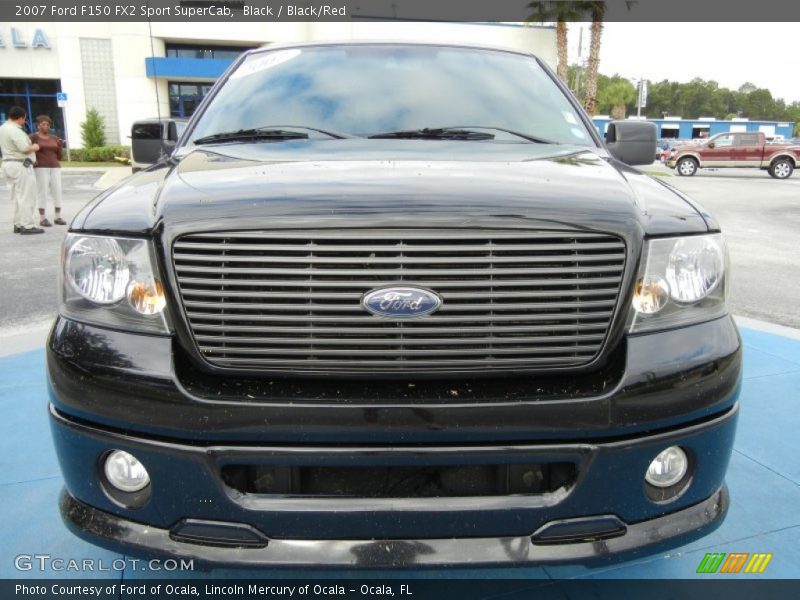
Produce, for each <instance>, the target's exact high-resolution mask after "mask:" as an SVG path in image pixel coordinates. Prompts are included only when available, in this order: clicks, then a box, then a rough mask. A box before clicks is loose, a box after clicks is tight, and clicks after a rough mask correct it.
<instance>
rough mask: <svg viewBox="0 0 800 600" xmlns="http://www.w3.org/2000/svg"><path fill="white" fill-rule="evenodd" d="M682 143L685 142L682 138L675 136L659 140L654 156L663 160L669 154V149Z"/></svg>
mask: <svg viewBox="0 0 800 600" xmlns="http://www.w3.org/2000/svg"><path fill="white" fill-rule="evenodd" d="M684 143H685V142H684V141H683V140H679V139H677V138H671V139H664V140H661V141H660V144H659V145H658V147H657V149H656V158H657V159H658V160H660V161H661V162H665V161H666V160H667V157H668V156H669V153H670V150H672V149H673V148H675V147H676V146H679V145H681V144H684Z"/></svg>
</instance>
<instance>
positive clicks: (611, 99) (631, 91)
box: [597, 75, 636, 119]
mask: <svg viewBox="0 0 800 600" xmlns="http://www.w3.org/2000/svg"><path fill="white" fill-rule="evenodd" d="M635 103H636V88H635V87H634V85H633V84H632V83H631V82H630V81H628V80H627V79H625V78H624V77H620V76H619V75H614V76H613V77H606V76H605V75H599V76H598V79H597V110H598V111H599V112H600V113H602V114H610V115H611V116H612V117H613V118H615V119H624V118H625V115H626V113H627V112H628V110H629V108H630V110H632V109H633V106H634V105H635Z"/></svg>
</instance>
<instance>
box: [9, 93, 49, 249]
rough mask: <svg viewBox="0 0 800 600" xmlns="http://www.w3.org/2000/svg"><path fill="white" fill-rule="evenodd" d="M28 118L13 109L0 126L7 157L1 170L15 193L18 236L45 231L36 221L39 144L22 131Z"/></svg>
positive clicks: (20, 110)
mask: <svg viewBox="0 0 800 600" xmlns="http://www.w3.org/2000/svg"><path fill="white" fill-rule="evenodd" d="M25 116H26V114H25V110H24V109H23V108H20V107H19V106H12V107H11V109H10V110H9V111H8V120H7V121H6V122H5V123H3V124H2V125H0V153H2V155H3V164H2V166H0V171H2V173H3V177H4V178H5V180H6V184H7V185H8V189H9V191H10V193H11V204H12V205H13V207H14V233H22V234H30V233H44V229H42V228H41V227H36V221H35V220H34V213H35V208H36V176H35V175H34V173H33V165H34V163H35V162H36V152H37V151H38V150H39V145H38V144H32V143H31V140H30V138H28V136H27V134H26V133H25V131H24V130H23V129H22V125H23V124H24V123H25Z"/></svg>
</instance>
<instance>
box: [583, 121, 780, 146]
mask: <svg viewBox="0 0 800 600" xmlns="http://www.w3.org/2000/svg"><path fill="white" fill-rule="evenodd" d="M628 118H630V119H635V118H636V117H628ZM647 120H648V121H650V122H651V123H655V125H656V130H657V136H658V137H659V138H666V139H670V138H674V139H681V140H693V139H698V138H706V137H711V136H714V135H717V134H718V133H731V132H733V133H736V132H754V133H755V132H761V133H763V134H764V135H766V136H768V137H777V136H780V137H783V138H785V139H789V138H791V137H792V132H793V131H794V123H787V122H781V121H751V120H750V119H731V120H729V121H728V120H722V119H719V120H718V119H714V118H702V117H701V118H699V119H682V118H681V117H665V118H663V119H647ZM592 121H594V126H595V128H596V129H597V132H598V133H599V134H600V135H604V134H605V132H606V129H608V124H609V123H610V122H611V121H612V119H611V117H609V116H605V115H597V116H595V117H593V118H592Z"/></svg>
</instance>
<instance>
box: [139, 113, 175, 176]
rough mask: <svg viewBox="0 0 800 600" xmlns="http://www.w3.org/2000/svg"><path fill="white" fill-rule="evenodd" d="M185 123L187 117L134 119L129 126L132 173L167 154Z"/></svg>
mask: <svg viewBox="0 0 800 600" xmlns="http://www.w3.org/2000/svg"><path fill="white" fill-rule="evenodd" d="M187 123H188V119H183V118H179V117H161V118H154V119H142V120H140V121H136V122H135V123H134V124H133V125H132V126H131V166H132V167H133V171H134V173H135V172H136V171H140V170H141V169H144V168H146V167H149V166H151V165H153V164H155V163H157V162H158V161H159V160H163V159H164V158H166V157H167V156H169V155H170V154H171V153H172V150H173V149H174V148H175V144H176V143H177V141H178V138H180V136H181V134H182V133H183V130H184V129H186V124H187Z"/></svg>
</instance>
